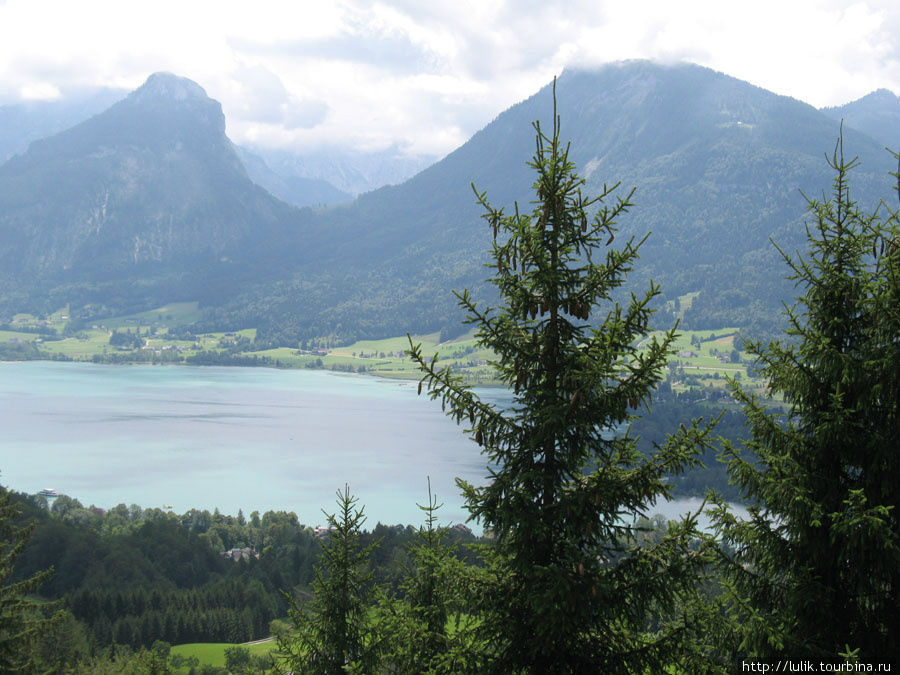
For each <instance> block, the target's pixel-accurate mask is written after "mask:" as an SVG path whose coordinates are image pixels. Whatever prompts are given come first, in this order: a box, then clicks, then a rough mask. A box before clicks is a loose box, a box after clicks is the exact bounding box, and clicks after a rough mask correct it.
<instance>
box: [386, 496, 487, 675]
mask: <svg viewBox="0 0 900 675" xmlns="http://www.w3.org/2000/svg"><path fill="white" fill-rule="evenodd" d="M418 506H419V508H420V509H422V511H424V512H425V526H424V527H420V528H419V531H418V536H417V538H416V541H415V542H414V543H413V544H412V545H411V546H410V547H409V551H408V552H409V564H408V565H406V566H405V569H404V575H403V579H402V581H401V582H400V588H399V593H397V594H396V595H394V596H393V597H387V596H384V597H382V600H381V602H380V604H379V615H378V618H377V628H378V632H379V643H380V647H381V650H380V651H381V665H382V668H383V670H384V671H385V672H399V673H422V674H423V675H424V674H430V675H436V674H437V673H448V674H453V675H461V674H462V673H466V672H479V667H480V664H479V662H478V660H477V658H476V657H477V654H478V652H479V649H478V648H477V647H475V645H474V644H473V643H472V638H473V637H474V636H473V631H472V624H473V618H472V617H471V616H470V615H469V614H468V606H467V600H468V596H469V593H468V592H467V591H468V588H469V586H470V585H471V583H472V581H473V580H474V579H475V578H477V576H478V575H479V573H480V570H479V569H478V568H476V567H473V566H468V565H466V563H464V562H463V561H462V560H460V559H459V558H458V557H456V556H455V555H454V551H453V548H452V547H451V545H450V544H449V543H448V542H447V538H448V536H449V528H447V527H446V526H440V525H438V524H437V511H438V509H440V507H441V506H442V505H441V504H438V501H437V497H435V496H433V495H432V493H431V481H430V479H429V481H428V504H427V505H422V504H419V505H418Z"/></svg>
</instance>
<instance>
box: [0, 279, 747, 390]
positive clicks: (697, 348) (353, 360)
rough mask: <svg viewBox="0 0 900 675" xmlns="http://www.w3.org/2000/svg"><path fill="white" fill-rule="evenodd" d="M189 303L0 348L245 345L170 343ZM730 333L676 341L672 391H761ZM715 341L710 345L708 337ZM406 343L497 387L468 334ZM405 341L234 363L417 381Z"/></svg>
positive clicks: (53, 318) (179, 349)
mask: <svg viewBox="0 0 900 675" xmlns="http://www.w3.org/2000/svg"><path fill="white" fill-rule="evenodd" d="M692 299H693V298H692V297H691V296H690V295H688V296H685V297H683V298H681V299H680V301H681V306H682V308H684V307H685V306H686V305H689V303H690V301H691V300H692ZM199 316H200V311H199V309H198V305H197V303H196V302H186V303H173V304H170V305H166V306H164V307H160V308H158V309H154V310H152V311H148V312H141V313H138V314H131V315H127V316H121V317H114V318H110V319H104V320H98V322H97V323H95V324H92V325H90V326H86V327H84V328H83V329H82V330H80V331H78V332H77V333H76V334H75V335H72V336H70V337H66V338H65V339H62V340H48V339H46V337H42V336H40V335H38V334H36V333H28V332H19V331H15V330H3V331H0V342H2V341H10V340H13V341H20V342H32V341H39V342H38V344H37V346H38V348H39V349H41V350H42V351H44V352H47V353H49V354H51V355H54V354H58V355H61V356H65V357H67V358H70V359H74V360H88V361H89V360H92V359H95V358H99V359H101V360H103V359H106V358H109V359H112V358H113V357H117V358H120V359H122V360H124V361H126V362H127V361H128V358H129V357H128V355H129V354H133V355H134V361H142V362H146V361H147V360H148V357H149V358H150V360H152V359H153V357H158V360H159V361H163V362H165V361H174V360H180V359H183V358H187V357H190V356H192V355H195V354H198V353H199V352H201V351H206V352H207V353H209V352H215V351H217V350H220V349H225V348H227V347H228V346H229V345H230V344H232V343H234V342H235V341H237V340H239V339H241V338H247V339H248V340H250V341H251V342H252V341H253V340H254V339H255V338H256V329H254V328H248V329H245V330H241V331H237V332H234V333H222V332H220V333H206V334H204V335H198V336H194V339H192V340H179V339H175V338H174V337H170V336H169V334H168V331H169V329H170V328H175V327H177V326H183V325H185V324H188V323H191V322H192V321H195V320H197V319H198V318H199ZM68 319H69V317H68V309H67V308H62V309H60V310H59V311H57V312H54V313H53V314H52V315H50V316H48V317H46V318H45V320H44V322H43V323H42V322H39V321H38V319H37V318H36V317H33V316H28V315H17V316H16V317H14V327H17V326H18V325H22V326H28V327H32V328H36V327H38V326H44V327H48V328H53V329H55V330H56V332H57V334H59V335H61V334H63V331H64V330H65V328H66V325H67V323H68ZM113 331H119V332H131V333H135V332H138V331H139V332H140V335H141V337H142V339H143V341H144V342H143V348H142V349H141V350H134V351H132V350H130V349H122V348H119V347H115V346H113V345H110V344H109V340H110V336H111V335H112V332H113ZM736 335H737V329H735V328H720V329H717V330H715V331H708V330H703V331H681V332H680V335H679V337H678V340H677V341H676V343H675V354H674V355H673V356H672V358H671V359H670V361H669V364H670V373H669V379H670V382H671V383H672V386H673V389H675V390H676V391H684V390H686V389H689V388H691V387H703V388H713V389H721V390H722V391H723V393H724V391H725V389H726V387H727V378H729V377H735V378H737V379H739V380H740V381H741V383H742V385H743V386H744V387H745V388H747V389H750V390H752V391H755V392H757V393H763V392H764V391H765V383H764V382H762V381H760V380H754V379H753V378H751V377H749V376H748V372H747V363H746V358H747V357H746V354H744V353H740V354H739V355H737V360H734V358H733V357H734V355H733V351H734V340H735V337H736ZM710 338H714V339H710ZM413 342H414V343H416V344H421V345H422V351H423V353H424V354H425V355H426V356H427V357H429V358H430V357H431V356H432V355H433V354H435V353H436V354H437V355H438V361H439V363H440V364H442V365H450V366H452V367H453V369H454V370H455V371H456V372H457V373H459V374H460V375H462V376H463V377H464V378H465V379H466V381H467V382H469V383H471V384H482V385H491V384H497V382H496V380H495V379H494V373H493V370H492V369H491V367H490V366H489V365H488V362H489V361H490V360H491V359H492V358H493V355H492V354H491V352H490V351H488V350H485V349H480V348H478V346H477V345H476V344H475V340H474V338H473V336H472V334H471V333H468V334H466V335H462V336H460V337H458V338H455V339H453V340H449V341H446V342H443V343H441V342H439V337H438V334H437V333H432V334H429V335H417V336H414V337H413ZM408 348H409V342H408V341H407V338H406V337H405V336H398V337H391V338H386V339H383V340H362V341H359V342H356V343H354V344H352V345H348V346H345V347H336V348H333V349H330V350H300V349H292V348H288V347H281V348H278V349H267V350H261V351H250V352H240V354H239V356H241V357H248V356H249V357H253V356H257V357H268V358H270V359H272V362H273V363H274V362H276V361H277V365H279V366H280V367H285V368H321V369H325V370H338V371H343V372H354V373H366V374H372V375H378V376H381V377H389V378H401V379H418V378H419V377H420V373H419V371H418V369H417V368H416V367H415V366H414V364H413V363H412V361H410V359H409V356H408V355H407V354H406V350H407V349H408Z"/></svg>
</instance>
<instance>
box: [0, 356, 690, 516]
mask: <svg viewBox="0 0 900 675" xmlns="http://www.w3.org/2000/svg"><path fill="white" fill-rule="evenodd" d="M480 393H481V394H482V396H483V397H485V398H486V399H488V400H492V401H495V402H500V403H501V404H502V401H503V398H504V396H508V395H506V393H505V392H503V391H502V390H490V389H488V390H480ZM487 474H488V472H487V469H486V462H485V459H484V458H483V457H482V456H481V454H480V452H479V448H478V446H477V445H476V444H475V443H474V442H473V441H470V440H469V439H468V437H467V436H466V435H465V434H464V433H463V428H462V427H459V426H457V425H456V423H455V422H453V421H452V420H450V419H448V418H447V417H445V416H444V414H443V413H442V412H441V406H440V403H439V402H436V401H431V400H429V399H428V398H427V396H424V395H423V396H418V395H417V394H416V384H415V383H408V382H400V381H396V380H384V379H379V378H375V377H366V376H358V375H344V374H336V373H331V372H326V371H314V370H312V371H311V370H274V369H265V368H228V367H191V366H109V365H95V364H89V363H55V362H46V361H30V362H24V363H0V485H4V486H7V487H9V488H10V489H13V490H17V491H20V492H27V493H36V492H38V491H39V490H41V489H42V488H52V489H55V490H56V491H57V492H59V493H64V494H67V495H69V496H71V497H75V498H77V499H78V500H80V501H81V502H82V503H83V504H84V505H85V506H87V505H90V504H94V505H96V506H99V507H102V508H110V507H112V506H115V505H116V504H119V503H124V504H127V505H128V504H139V505H140V506H142V507H145V508H146V507H160V508H162V507H164V506H166V505H171V507H172V508H173V510H175V511H176V512H178V513H181V512H184V511H186V510H188V509H191V508H200V509H209V510H212V509H214V508H218V509H219V510H220V511H222V512H223V513H230V514H236V513H237V511H238V509H242V510H243V512H244V514H249V513H251V512H252V511H254V510H258V511H260V513H262V512H264V511H267V510H285V511H294V512H296V513H297V515H298V517H299V519H300V521H301V522H303V523H306V524H308V525H321V524H324V523H325V517H324V515H323V514H322V509H326V510H327V511H328V512H329V513H331V512H333V511H334V503H335V492H336V491H337V490H339V489H342V488H343V486H344V484H345V483H347V484H349V485H350V490H351V492H352V493H354V494H355V495H356V496H357V497H359V500H360V501H359V504H360V505H362V506H364V507H365V513H366V515H367V517H368V521H367V523H366V526H367V527H372V526H374V525H375V523H376V522H379V521H380V522H382V523H388V524H396V523H403V524H414V525H418V524H420V523H421V522H422V513H421V511H420V510H419V509H418V508H417V506H416V504H417V503H419V504H424V503H425V502H426V501H427V479H428V477H430V478H431V485H432V491H433V492H434V493H435V494H436V495H437V497H438V499H439V501H441V502H443V503H444V506H443V508H442V509H441V510H440V511H439V512H438V515H439V517H440V520H441V522H443V523H456V522H465V520H466V517H467V512H466V511H465V510H464V508H463V500H462V498H461V497H460V495H459V490H458V489H457V487H456V485H455V482H454V479H455V478H456V477H460V478H463V479H465V480H467V481H469V482H472V483H475V484H483V483H484V482H485V481H486V477H487ZM690 507H691V501H690V500H683V501H682V500H678V501H673V502H671V503H667V504H662V505H658V506H657V507H656V508H653V509H652V512H654V513H655V512H662V513H664V514H665V515H667V516H669V517H675V515H676V514H678V513H682V512H684V511H686V510H688V508H690ZM472 526H473V529H475V530H476V531H480V529H481V528H480V527H478V526H475V525H472Z"/></svg>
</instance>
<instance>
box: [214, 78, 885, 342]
mask: <svg viewBox="0 0 900 675" xmlns="http://www.w3.org/2000/svg"><path fill="white" fill-rule="evenodd" d="M556 91H557V100H558V112H559V114H560V116H561V120H562V136H563V138H565V139H568V140H570V141H571V143H572V145H571V152H570V155H569V156H570V159H571V160H572V161H574V162H575V164H576V165H577V166H578V168H579V170H580V172H581V174H582V175H583V176H584V177H585V179H586V182H587V184H586V188H585V193H586V194H596V193H597V192H598V191H599V190H600V188H601V187H602V185H603V183H604V182H608V183H610V184H612V183H615V182H616V181H622V188H621V190H620V194H622V195H623V196H624V195H625V194H627V191H628V190H629V189H630V188H631V187H632V186H635V187H636V192H635V195H634V202H635V206H634V208H633V209H632V210H631V212H630V213H629V214H628V215H627V217H626V218H624V219H623V220H622V222H621V223H620V226H621V228H622V231H621V232H620V234H619V235H618V237H617V241H616V242H615V244H614V245H618V244H619V243H621V242H622V241H623V240H624V239H626V238H627V237H630V236H635V237H637V238H642V237H643V236H644V235H645V234H647V233H648V232H650V233H652V234H651V235H650V237H649V238H648V239H647V241H646V243H645V244H644V245H643V246H642V248H641V258H640V264H639V265H638V267H637V268H636V269H635V270H634V272H633V273H632V275H631V276H630V282H631V284H632V287H634V288H644V287H646V284H647V283H648V282H649V280H650V279H651V278H652V279H654V280H655V281H657V282H658V283H660V284H661V286H662V289H663V293H664V298H663V299H664V300H668V301H670V302H671V303H672V305H671V307H672V308H673V309H678V307H679V305H678V298H679V296H684V295H685V294H688V293H699V295H698V296H697V297H696V298H695V299H694V301H693V304H692V306H691V307H690V310H688V311H687V312H686V313H685V317H684V321H683V323H682V326H683V327H685V328H688V327H689V328H697V329H703V328H715V327H721V326H727V325H729V326H730V325H737V326H744V327H754V328H755V329H758V330H762V331H765V330H772V329H773V328H774V326H775V324H776V323H777V322H778V320H779V318H778V317H779V313H780V311H781V309H782V305H781V303H782V301H784V300H789V299H790V297H791V295H792V293H793V290H792V287H791V285H790V283H789V282H787V281H785V280H784V279H783V277H784V275H785V273H786V267H785V265H784V263H783V261H782V259H781V256H780V254H779V253H778V251H777V250H776V248H775V247H774V246H773V244H772V240H774V241H775V242H777V243H778V245H779V246H781V247H782V248H783V249H784V250H786V251H794V250H797V249H803V248H805V226H804V219H805V218H806V213H805V208H806V201H805V199H804V197H803V194H807V195H821V194H822V191H823V190H824V191H827V190H829V188H830V185H831V180H832V173H831V171H830V169H829V168H828V166H827V165H826V163H825V161H824V159H823V154H825V153H829V154H830V153H831V151H832V150H833V149H834V147H835V141H836V139H837V137H838V133H839V124H838V122H836V121H834V120H833V119H831V118H830V117H829V116H828V115H825V114H824V113H822V112H820V111H818V110H816V109H815V108H813V107H812V106H810V105H807V104H805V103H802V102H800V101H797V100H794V99H791V98H788V97H784V96H777V95H775V94H773V93H771V92H768V91H765V90H763V89H760V88H758V87H755V86H753V85H750V84H748V83H746V82H742V81H740V80H737V79H734V78H732V77H728V76H726V75H723V74H721V73H717V72H714V71H712V70H709V69H706V68H701V67H699V66H693V65H686V64H683V65H674V66H663V65H658V64H654V63H649V62H645V61H631V62H624V63H619V64H612V65H609V66H606V67H603V68H600V69H597V70H591V71H587V70H568V71H566V72H564V73H563V74H562V75H561V76H560V77H559V79H558V82H557V84H556ZM552 114H553V95H552V92H551V87H550V85H548V86H547V87H545V88H544V89H542V90H541V91H540V92H538V93H537V94H535V95H534V96H532V97H530V98H529V99H527V100H525V101H523V102H521V103H519V104H517V105H515V106H513V107H512V108H510V109H509V110H507V111H505V112H503V113H502V114H500V115H499V116H498V117H497V118H496V119H495V120H494V121H493V122H491V123H490V124H489V125H488V126H487V127H485V128H484V129H482V130H481V131H479V132H478V133H476V134H475V135H474V136H473V137H472V138H471V139H470V140H469V141H468V142H467V143H465V144H464V145H463V146H462V147H460V148H459V149H457V150H456V151H455V152H453V153H451V154H450V155H448V156H447V157H446V158H444V159H443V160H441V161H440V162H437V163H436V164H435V165H433V166H431V167H429V168H428V169H426V170H424V171H422V172H421V173H419V174H418V175H416V176H415V177H413V178H411V179H410V180H408V181H406V182H404V183H403V184H401V185H398V186H394V187H385V188H381V189H379V190H376V191H374V192H371V193H368V194H365V195H362V196H361V197H359V198H358V199H357V200H356V201H355V202H353V203H351V204H348V205H343V206H339V207H335V208H333V209H330V210H328V211H327V212H325V213H323V214H321V215H320V217H319V218H320V220H322V221H323V222H324V224H323V225H322V226H321V227H320V228H317V229H320V230H321V231H327V232H328V233H329V237H330V239H331V241H332V246H331V247H329V248H323V249H322V250H321V254H320V255H319V256H316V258H315V260H316V262H315V263H314V265H313V267H311V268H308V269H306V270H305V272H304V275H303V277H302V278H295V279H293V280H285V281H283V282H281V283H280V284H279V285H278V288H277V289H276V290H274V291H273V292H272V293H270V295H269V296H268V297H267V298H263V297H262V296H256V297H253V298H251V297H249V296H248V297H245V298H243V299H242V302H244V303H245V305H248V304H253V305H256V306H260V307H261V306H263V305H266V306H267V307H268V309H269V311H270V313H271V315H273V316H280V317H287V319H286V321H287V322H288V323H290V324H292V325H290V326H289V327H288V326H286V325H284V324H283V325H282V332H281V335H282V336H284V338H283V339H287V336H298V335H300V336H302V335H304V334H305V332H306V331H311V334H316V333H317V332H323V331H324V332H325V333H326V334H327V333H328V332H330V331H333V330H335V327H337V326H340V327H341V330H343V331H346V332H352V330H355V331H356V333H354V335H361V334H365V335H378V334H390V333H393V334H396V333H398V332H402V331H403V330H406V329H407V328H408V327H409V328H412V327H415V329H416V330H437V329H440V328H446V329H452V328H453V327H456V326H459V322H460V319H461V318H462V317H461V315H460V312H459V310H458V309H456V307H455V298H454V297H453V296H452V295H451V294H450V289H453V288H455V289H462V288H469V289H472V290H473V291H474V292H475V293H476V295H479V296H482V297H486V298H487V297H490V295H491V292H490V289H489V288H486V287H485V286H484V284H483V283H482V280H483V279H484V278H486V277H487V276H489V272H488V271H486V270H485V269H484V268H483V267H482V264H483V262H484V261H485V259H486V257H485V251H486V250H487V249H488V247H489V245H490V234H489V228H488V227H487V226H486V224H484V223H483V222H482V221H481V220H480V215H481V212H480V210H479V208H478V207H477V206H476V204H475V198H474V194H473V192H472V189H471V187H470V182H474V183H475V185H476V186H477V188H478V189H479V190H485V191H486V192H487V194H488V198H489V200H490V201H491V202H492V203H493V204H494V205H495V206H505V207H506V209H507V213H509V212H510V211H511V210H512V207H513V203H514V201H516V200H517V201H518V203H519V205H520V209H522V210H526V211H527V210H529V209H530V206H529V200H530V199H531V195H530V185H531V183H532V182H533V174H532V170H531V169H530V168H529V167H528V166H527V161H528V160H529V159H530V157H531V155H532V154H533V152H534V130H533V128H532V126H531V123H532V121H533V120H542V121H543V124H544V125H545V126H547V125H549V124H551V123H552ZM844 141H845V147H846V149H847V153H848V155H849V156H853V155H860V157H861V158H862V160H863V162H862V165H861V166H860V168H859V169H857V170H856V171H855V172H854V174H853V176H852V181H853V186H854V195H855V196H856V197H857V198H858V199H860V201H861V204H862V205H863V206H868V207H873V206H874V205H875V204H877V202H878V199H880V198H882V197H885V196H889V195H891V194H892V192H891V188H892V183H891V177H890V176H889V171H891V170H892V169H894V167H895V164H894V163H893V160H892V159H891V157H890V155H889V154H888V153H886V152H885V151H884V150H883V148H882V147H881V145H880V144H878V143H876V142H875V141H873V140H872V139H871V138H870V137H869V136H867V135H864V134H861V133H858V132H856V131H855V130H853V129H850V128H847V129H845V133H844ZM338 269H339V270H341V273H340V275H338V274H336V272H335V271H336V270H338ZM313 280H323V281H322V284H323V286H327V287H329V288H331V289H334V287H335V285H336V284H339V283H340V284H342V285H343V286H344V289H345V290H344V291H343V292H341V293H336V294H335V297H336V301H335V302H333V303H331V304H330V305H328V306H327V307H325V306H324V305H322V306H320V305H317V304H315V302H314V300H312V298H314V297H315V296H316V292H315V291H314V290H313V289H311V285H316V284H317V282H315V281H313ZM326 280H327V281H326ZM229 311H230V309H229V307H223V308H222V309H221V310H220V312H219V316H220V317H226V316H227V315H228V313H229ZM292 317H302V319H294V318H292ZM660 319H661V323H663V324H665V323H667V322H670V321H671V319H672V317H671V315H661V316H660ZM351 326H352V327H353V328H352V329H351ZM274 329H275V327H272V330H274ZM267 330H268V329H267Z"/></svg>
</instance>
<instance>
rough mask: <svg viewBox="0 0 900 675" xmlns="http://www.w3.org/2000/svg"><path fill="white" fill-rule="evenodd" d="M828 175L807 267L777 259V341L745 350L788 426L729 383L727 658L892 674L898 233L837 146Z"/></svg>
mask: <svg viewBox="0 0 900 675" xmlns="http://www.w3.org/2000/svg"><path fill="white" fill-rule="evenodd" d="M829 165H830V166H831V168H832V169H833V170H834V172H835V178H834V182H833V186H832V193H831V196H830V198H826V197H825V196H824V195H823V198H822V199H821V200H814V199H810V200H808V201H809V213H810V214H811V217H812V221H813V222H812V224H811V225H808V226H807V237H808V245H809V250H808V252H807V253H806V255H805V256H801V255H796V256H790V255H788V254H786V253H784V252H782V254H783V256H784V259H785V261H786V262H787V264H788V266H789V268H790V270H791V274H790V276H789V278H790V279H793V280H795V282H796V284H797V285H798V286H799V288H800V289H801V291H802V294H801V295H800V296H799V298H798V300H797V302H796V303H795V304H794V305H793V306H792V307H791V308H789V309H788V310H787V312H786V315H787V319H788V328H787V329H786V331H785V332H786V339H785V340H783V341H780V342H772V343H770V344H768V345H763V344H760V343H756V344H752V345H751V347H750V351H751V353H752V354H753V355H754V356H755V357H756V358H757V359H758V362H759V364H760V367H759V371H760V373H761V374H762V375H763V376H764V377H765V378H767V379H768V381H769V383H770V388H771V391H772V393H773V394H775V395H777V396H780V397H782V398H783V402H784V405H785V406H786V408H787V411H786V413H785V414H783V415H780V414H777V413H776V412H775V411H773V410H772V408H771V407H770V406H769V405H767V404H766V402H765V401H763V400H760V399H759V398H757V397H754V396H751V395H750V394H748V393H745V392H743V391H742V390H741V389H740V387H739V386H738V385H737V384H736V383H732V387H733V391H734V394H735V396H736V397H737V398H738V399H740V400H741V401H742V402H743V404H744V407H745V412H746V413H747V417H748V419H749V422H750V427H751V430H752V441H751V442H749V443H748V445H749V447H750V448H751V449H752V450H753V451H754V452H755V453H756V455H757V457H758V458H759V460H760V463H759V465H753V464H751V463H749V462H748V461H745V460H743V459H741V458H740V457H739V456H737V455H736V453H735V452H734V451H733V450H730V464H729V471H730V474H731V475H732V477H733V479H734V480H735V481H736V482H737V483H738V484H739V485H740V486H741V487H742V489H743V490H744V492H745V495H746V497H747V499H748V500H749V502H750V503H751V504H753V506H752V507H751V508H750V513H751V518H750V519H749V520H747V521H745V522H741V521H738V520H736V519H735V518H734V517H733V515H731V514H730V513H729V512H728V511H727V510H725V509H724V508H723V509H721V510H720V511H719V514H718V521H719V524H720V527H721V529H722V533H723V536H724V539H725V541H726V542H727V543H728V544H729V545H730V546H732V547H733V548H734V550H735V553H734V556H733V558H731V559H728V560H727V561H726V563H727V564H726V567H725V569H726V573H727V575H728V579H729V582H730V583H729V587H728V588H729V593H730V595H731V598H732V601H733V607H732V609H733V611H734V615H735V617H736V618H737V619H738V621H739V622H740V623H739V625H740V628H739V629H738V630H737V635H736V637H737V640H736V642H737V648H738V652H737V654H736V658H740V657H743V656H747V655H749V656H751V657H754V658H778V657H807V658H810V659H822V660H835V659H837V658H838V655H839V654H841V653H845V652H846V651H847V650H848V648H849V650H850V651H851V652H854V651H855V652H856V653H857V655H858V656H859V657H860V658H861V659H862V660H863V661H881V662H885V661H890V660H894V661H898V660H900V633H898V630H897V627H898V626H900V514H898V509H900V453H898V449H900V417H898V402H900V282H898V278H900V219H898V215H897V212H896V211H893V212H892V211H891V210H890V209H889V208H888V207H887V206H886V205H882V206H881V208H880V209H878V210H876V211H875V212H874V213H867V212H865V211H863V210H861V209H860V208H859V206H858V205H857V203H856V202H854V201H853V200H852V199H851V196H850V187H849V173H850V171H851V170H852V169H853V168H854V167H855V166H856V165H857V161H856V160H855V159H854V160H851V161H846V160H845V159H844V154H843V139H842V138H839V139H838V142H837V145H836V147H835V151H834V153H833V155H832V157H831V159H830V160H829ZM882 214H884V215H882Z"/></svg>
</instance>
